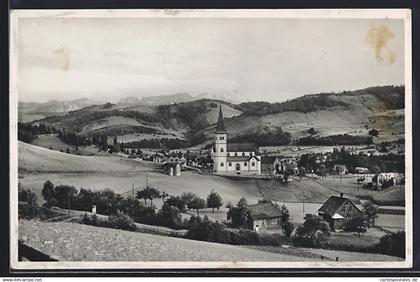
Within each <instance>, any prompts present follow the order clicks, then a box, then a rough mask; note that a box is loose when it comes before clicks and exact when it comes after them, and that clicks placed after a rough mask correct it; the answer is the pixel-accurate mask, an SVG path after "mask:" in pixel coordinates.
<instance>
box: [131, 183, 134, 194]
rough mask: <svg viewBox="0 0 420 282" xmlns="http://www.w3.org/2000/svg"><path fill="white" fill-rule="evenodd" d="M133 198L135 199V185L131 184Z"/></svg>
mask: <svg viewBox="0 0 420 282" xmlns="http://www.w3.org/2000/svg"><path fill="white" fill-rule="evenodd" d="M131 196H133V197H134V183H132V184H131Z"/></svg>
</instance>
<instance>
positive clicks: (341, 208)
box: [318, 193, 362, 231]
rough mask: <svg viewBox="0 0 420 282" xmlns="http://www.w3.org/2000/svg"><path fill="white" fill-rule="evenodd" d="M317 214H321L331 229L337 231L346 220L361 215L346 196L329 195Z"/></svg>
mask: <svg viewBox="0 0 420 282" xmlns="http://www.w3.org/2000/svg"><path fill="white" fill-rule="evenodd" d="M318 215H319V216H321V217H322V218H323V219H324V220H325V221H327V222H328V223H329V225H330V228H331V230H332V231H337V230H340V229H342V228H343V225H344V223H345V222H346V221H348V220H350V219H352V218H353V217H357V216H361V215H362V211H360V210H359V209H358V208H357V207H356V206H355V205H354V204H353V203H352V201H350V200H349V199H348V198H345V197H343V194H342V193H341V194H340V197H337V196H331V197H330V198H329V199H328V200H327V201H326V202H325V203H324V204H323V205H322V207H320V208H319V210H318Z"/></svg>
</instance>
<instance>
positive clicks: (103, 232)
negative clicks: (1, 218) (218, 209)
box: [19, 220, 313, 262]
mask: <svg viewBox="0 0 420 282" xmlns="http://www.w3.org/2000/svg"><path fill="white" fill-rule="evenodd" d="M19 239H20V240H23V241H24V243H25V244H27V245H28V246H30V247H33V248H35V249H38V250H39V251H41V252H43V253H46V254H48V255H50V256H53V257H55V258H57V259H58V260H61V261H63V260H65V261H138V262H141V261H143V262H144V261H204V262H206V261H208V262H210V261H224V262H227V261H240V262H242V261H283V262H288V261H289V262H293V261H309V260H313V259H310V258H306V257H299V256H298V255H299V254H298V253H297V254H296V256H294V255H293V256H292V255H285V254H281V253H271V252H263V251H258V250H251V249H248V248H243V247H239V246H232V245H223V244H218V243H209V242H201V241H194V240H187V239H180V238H172V237H164V236H159V235H151V234H144V233H138V232H129V231H122V230H117V229H110V228H101V227H94V226H88V225H82V224H77V223H64V222H40V221H28V220H20V221H19Z"/></svg>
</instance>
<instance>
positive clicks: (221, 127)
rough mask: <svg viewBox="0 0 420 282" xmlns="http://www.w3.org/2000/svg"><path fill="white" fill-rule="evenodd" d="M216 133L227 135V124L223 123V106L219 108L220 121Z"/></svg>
mask: <svg viewBox="0 0 420 282" xmlns="http://www.w3.org/2000/svg"><path fill="white" fill-rule="evenodd" d="M216 133H227V132H226V128H225V122H224V121H223V114H222V105H220V108H219V120H218V121H217V126H216Z"/></svg>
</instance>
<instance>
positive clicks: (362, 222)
mask: <svg viewBox="0 0 420 282" xmlns="http://www.w3.org/2000/svg"><path fill="white" fill-rule="evenodd" d="M343 230H344V231H350V232H357V236H358V237H360V233H361V232H366V219H365V217H364V216H355V217H353V218H351V219H350V220H348V221H346V222H345V224H344V226H343Z"/></svg>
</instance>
